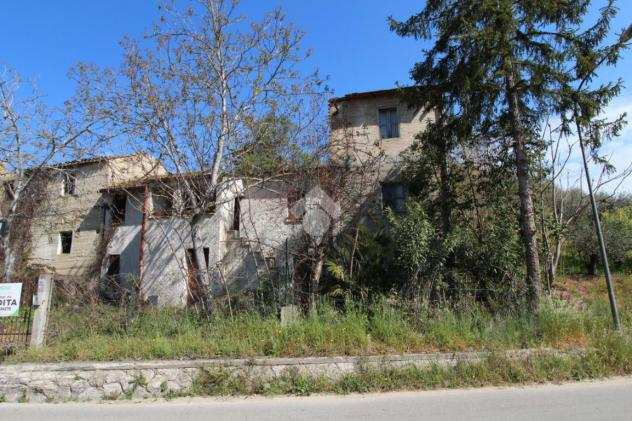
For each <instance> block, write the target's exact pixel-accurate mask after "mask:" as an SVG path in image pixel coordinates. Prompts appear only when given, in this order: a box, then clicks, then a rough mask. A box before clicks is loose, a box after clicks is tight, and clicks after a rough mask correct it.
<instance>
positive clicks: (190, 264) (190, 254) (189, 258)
mask: <svg viewBox="0 0 632 421" xmlns="http://www.w3.org/2000/svg"><path fill="white" fill-rule="evenodd" d="M186 262H187V291H188V296H187V304H188V305H194V304H196V303H197V302H199V301H200V298H201V297H202V282H201V273H200V267H199V266H198V262H197V259H196V257H195V249H187V250H186Z"/></svg>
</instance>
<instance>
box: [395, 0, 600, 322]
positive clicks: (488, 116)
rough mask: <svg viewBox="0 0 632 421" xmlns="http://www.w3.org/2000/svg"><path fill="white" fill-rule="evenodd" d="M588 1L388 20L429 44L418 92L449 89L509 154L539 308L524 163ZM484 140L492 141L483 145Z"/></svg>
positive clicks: (438, 7) (519, 1) (483, 0)
mask: <svg viewBox="0 0 632 421" xmlns="http://www.w3.org/2000/svg"><path fill="white" fill-rule="evenodd" d="M589 3H590V1H589V0H562V1H550V0H428V1H427V3H426V6H425V7H424V9H423V10H422V11H421V12H420V13H418V14H416V15H413V16H411V17H410V18H409V19H408V20H406V21H401V22H400V21H396V20H393V19H391V28H392V29H393V30H394V31H395V32H396V33H397V34H398V35H400V36H410V37H415V38H422V39H431V40H433V41H434V44H433V45H432V47H431V48H430V49H428V50H427V51H425V53H426V54H425V57H424V60H423V61H421V62H420V63H417V64H416V65H415V66H414V68H413V69H412V71H411V75H412V78H413V79H414V80H415V82H416V84H417V85H418V86H419V87H420V88H422V89H423V88H424V87H425V86H433V87H436V86H437V79H436V75H437V71H438V70H441V71H442V72H443V73H441V77H442V79H441V80H440V84H439V86H440V87H441V88H442V89H443V90H444V91H445V92H454V93H455V94H456V98H457V100H458V102H457V104H456V105H455V106H456V107H457V108H459V109H460V111H459V113H460V115H461V116H463V117H464V118H466V119H467V120H468V124H469V125H472V126H475V127H477V130H478V131H480V133H481V134H483V135H484V137H483V138H486V139H494V141H497V140H498V139H501V146H504V147H509V148H511V150H512V151H513V166H514V167H515V173H516V178H517V185H518V196H519V199H520V214H519V215H520V216H519V224H520V232H521V237H522V242H523V246H524V252H525V253H524V254H525V263H526V269H527V291H528V301H529V305H530V307H531V309H532V310H533V311H537V309H538V307H539V296H540V294H541V290H542V286H541V285H542V284H541V277H540V262H539V257H538V244H537V237H536V226H535V217H534V207H533V200H532V191H531V185H530V179H529V174H530V166H531V161H532V156H533V151H534V148H537V147H538V146H539V144H538V143H539V142H538V141H537V139H538V138H539V137H538V135H537V134H538V131H539V127H540V126H541V117H542V116H543V115H545V114H546V113H547V112H550V111H553V110H557V109H558V106H559V98H560V92H561V90H562V89H563V87H564V86H565V85H566V84H567V83H568V82H569V80H570V79H571V78H572V75H571V74H570V73H571V71H570V70H569V68H568V63H569V62H570V61H571V60H572V51H573V49H574V46H575V45H576V42H577V34H578V32H579V28H580V25H581V24H582V20H583V18H584V16H585V15H586V13H587V11H588V7H589ZM489 141H490V142H491V141H492V140H489Z"/></svg>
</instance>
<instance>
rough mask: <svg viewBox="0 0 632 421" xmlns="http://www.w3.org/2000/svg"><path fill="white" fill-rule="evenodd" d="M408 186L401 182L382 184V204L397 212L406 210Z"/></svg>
mask: <svg viewBox="0 0 632 421" xmlns="http://www.w3.org/2000/svg"><path fill="white" fill-rule="evenodd" d="M407 196H408V191H407V190H406V186H404V185H403V184H399V183H388V184H382V206H383V207H384V209H386V208H390V209H392V210H393V212H395V213H405V212H406V198H407Z"/></svg>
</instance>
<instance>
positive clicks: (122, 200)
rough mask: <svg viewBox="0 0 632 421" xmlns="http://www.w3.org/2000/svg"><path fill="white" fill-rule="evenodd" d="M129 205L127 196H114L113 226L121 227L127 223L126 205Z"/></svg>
mask: <svg viewBox="0 0 632 421" xmlns="http://www.w3.org/2000/svg"><path fill="white" fill-rule="evenodd" d="M126 204H127V195H126V194H124V193H118V194H115V195H114V196H112V207H111V209H112V225H120V224H123V223H125V205H126Z"/></svg>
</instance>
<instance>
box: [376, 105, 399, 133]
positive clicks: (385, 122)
mask: <svg viewBox="0 0 632 421" xmlns="http://www.w3.org/2000/svg"><path fill="white" fill-rule="evenodd" d="M378 120H379V121H378V122H379V125H380V138H382V139H392V138H395V137H399V116H398V115H397V108H381V109H380V110H379V112H378Z"/></svg>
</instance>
